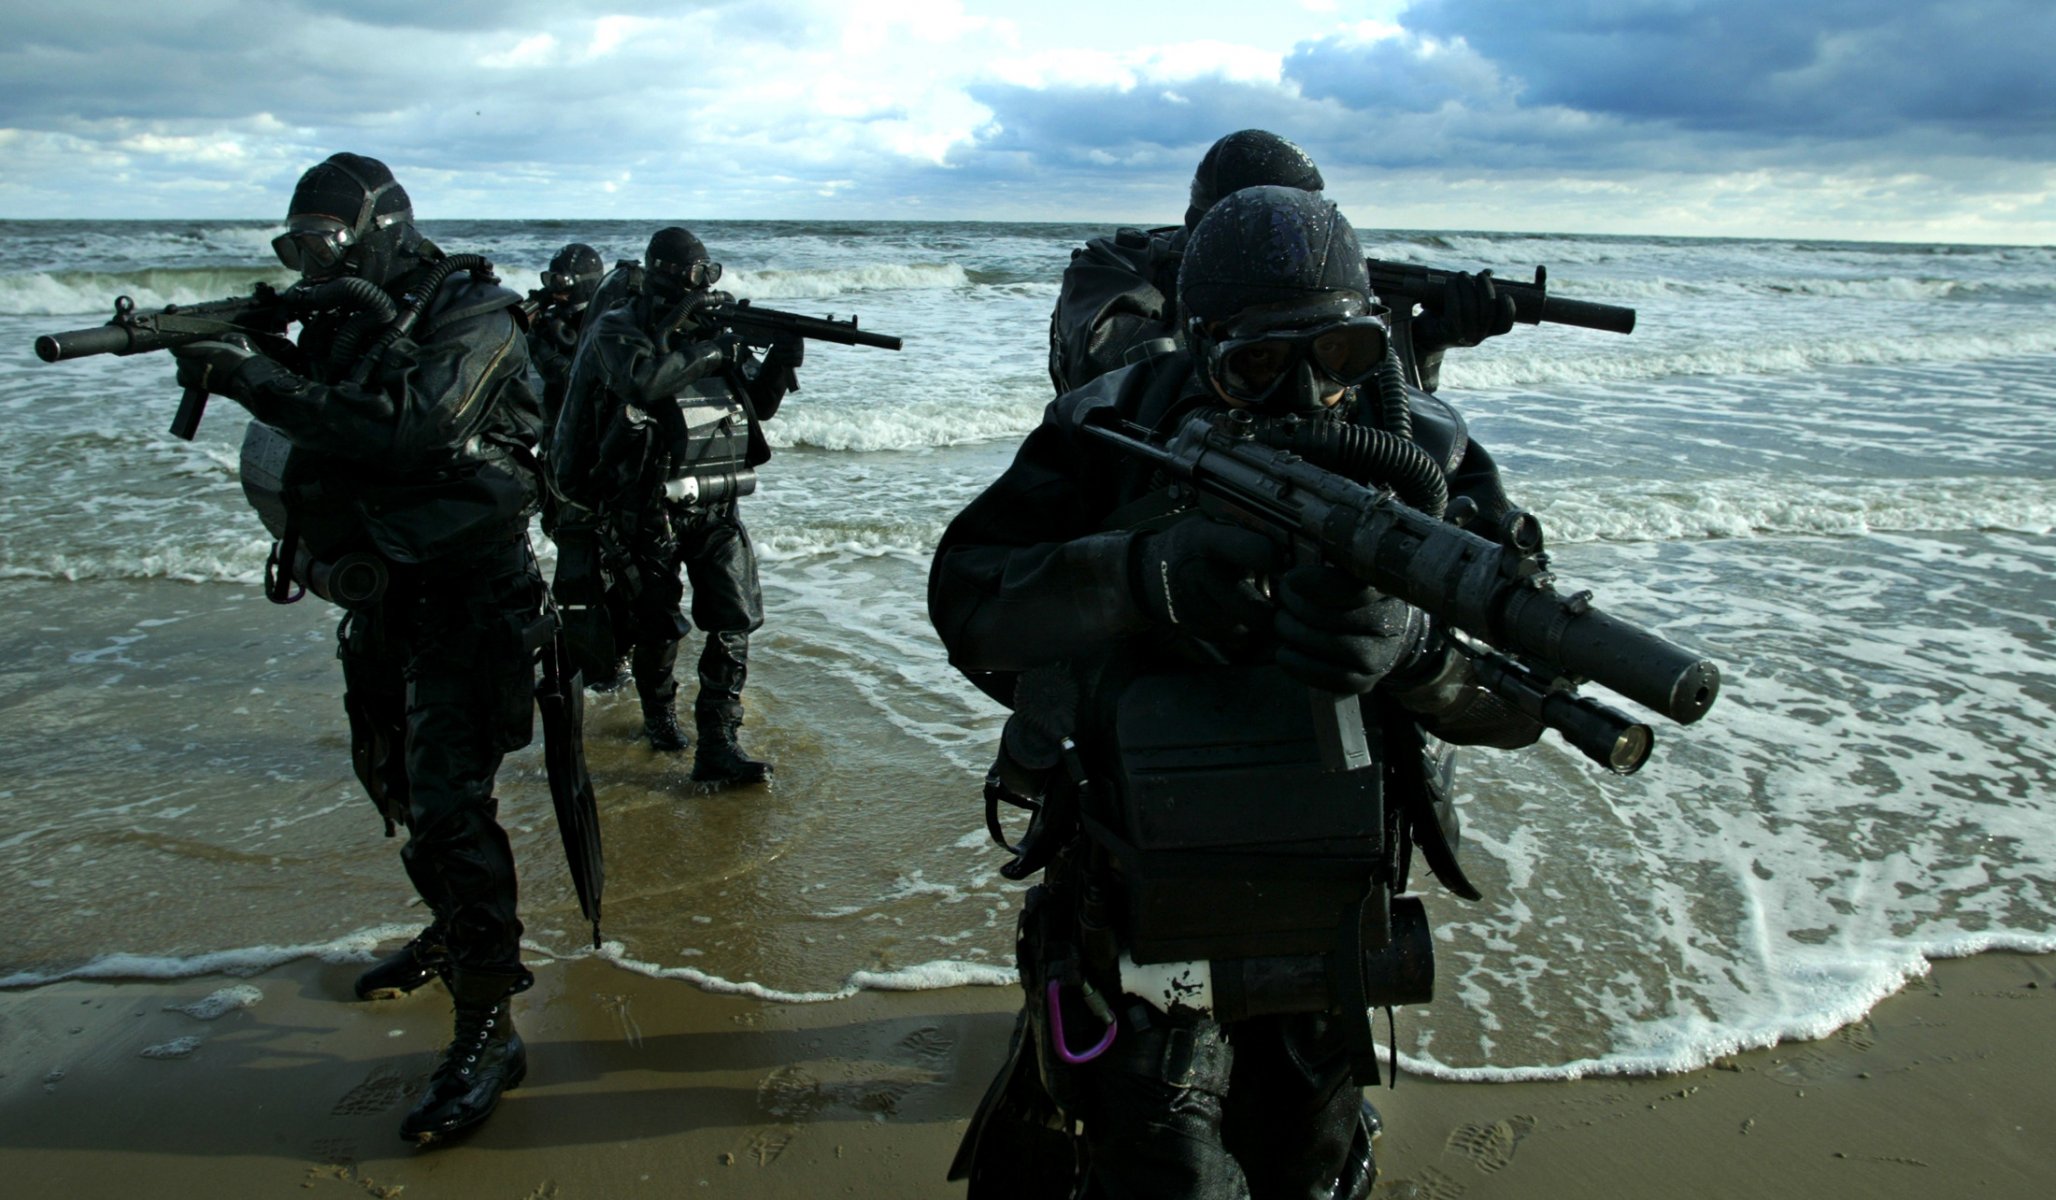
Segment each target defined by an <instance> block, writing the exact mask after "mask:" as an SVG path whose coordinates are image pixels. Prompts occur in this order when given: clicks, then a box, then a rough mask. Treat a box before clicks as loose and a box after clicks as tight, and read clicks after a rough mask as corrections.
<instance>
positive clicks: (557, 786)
mask: <svg viewBox="0 0 2056 1200" xmlns="http://www.w3.org/2000/svg"><path fill="white" fill-rule="evenodd" d="M458 271H470V272H472V273H473V274H474V275H475V276H479V277H482V278H486V279H490V278H491V277H492V263H491V261H490V260H488V259H486V258H484V257H483V256H481V255H476V254H452V255H447V256H444V257H442V258H440V259H437V260H436V261H435V263H434V264H433V265H431V266H430V267H429V268H428V269H427V270H426V271H424V272H423V273H422V275H421V276H420V277H419V278H418V279H416V280H414V281H413V282H412V284H411V285H410V286H409V288H408V290H407V291H406V293H405V294H403V295H402V296H401V297H400V298H399V299H398V300H395V299H394V298H393V297H391V296H389V295H387V294H386V292H385V290H384V289H383V288H380V287H379V286H378V285H377V284H374V283H372V282H371V281H370V280H368V279H359V278H356V277H355V276H343V277H341V278H337V279H330V280H325V281H323V282H320V283H307V282H302V283H297V284H294V285H293V286H291V287H289V288H287V289H285V290H284V291H280V290H279V289H278V288H276V287H273V286H272V285H271V284H269V283H261V282H260V283H258V284H256V285H255V286H254V287H252V288H251V290H250V294H249V295H247V296H231V297H228V298H227V299H224V300H209V301H206V302H203V303H199V304H167V305H165V306H164V307H163V308H159V309H151V310H148V311H138V310H137V308H136V302H135V301H134V300H133V299H131V298H130V297H128V296H121V297H118V298H117V299H116V300H115V302H114V316H113V317H112V318H111V319H109V320H108V322H107V323H106V324H105V325H98V326H94V327H91V328H88V329H73V330H67V331H65V332H63V333H52V334H45V335H43V336H42V337H39V338H37V339H36V357H38V358H40V359H42V360H43V361H44V362H47V363H54V362H63V361H65V360H67V359H74V358H87V357H90V356H92V355H95V354H117V355H130V354H147V353H149V352H151V351H153V350H170V349H172V348H174V347H177V346H184V345H188V344H190V343H193V342H199V341H206V340H208V339H211V338H220V337H226V336H229V335H232V334H238V335H241V336H243V337H246V338H248V339H250V341H251V343H252V344H253V345H255V346H256V347H257V349H258V350H259V351H260V352H261V353H264V354H266V355H267V356H269V357H272V358H276V359H282V360H283V361H286V362H295V361H298V360H299V358H300V351H299V348H298V347H297V346H295V345H294V344H293V342H292V341H291V340H290V339H288V338H287V337H286V327H287V326H288V325H289V324H291V323H292V322H294V321H305V320H307V319H308V318H309V317H312V316H314V315H315V314H317V313H325V312H348V313H350V316H349V317H348V318H347V319H346V320H345V322H344V324H343V326H342V328H341V331H340V332H339V333H338V335H337V337H336V341H335V345H334V346H333V347H332V348H331V359H332V361H335V362H342V361H345V360H353V361H354V362H355V364H356V365H355V368H354V374H353V378H356V379H357V380H358V381H359V382H362V381H363V380H364V379H365V378H368V377H369V373H370V371H371V370H372V369H373V368H374V367H375V365H376V364H377V363H378V362H379V361H380V360H381V359H382V358H383V357H384V355H385V353H386V351H387V349H388V348H389V347H390V346H391V345H392V344H393V343H394V342H395V341H397V340H399V339H400V338H402V337H405V336H407V334H408V333H409V332H411V331H412V329H413V328H414V325H415V324H416V322H418V321H419V320H420V318H421V314H422V313H423V312H424V311H425V310H426V309H427V308H428V306H429V304H430V303H431V302H432V301H433V300H434V299H435V295H436V291H437V289H439V288H441V287H442V285H443V283H444V281H446V280H447V279H449V278H450V276H452V275H453V274H455V273H456V272H458ZM207 399H208V394H207V393H206V392H205V391H203V390H201V389H199V388H187V389H186V390H185V394H184V396H183V397H181V399H180V400H179V406H178V413H177V415H176V416H174V417H173V418H172V422H171V433H172V435H173V436H174V437H179V438H183V439H185V440H186V441H191V440H192V439H193V437H194V435H195V434H197V433H198V432H199V428H200V418H201V417H202V416H204V415H205V414H206V410H207ZM291 452H292V446H291V444H290V443H289V442H288V441H287V440H286V439H285V437H284V436H283V435H281V434H279V433H278V432H277V431H276V430H273V429H271V428H270V427H269V426H266V425H264V424H263V423H261V422H257V421H252V422H251V423H250V427H249V430H248V432H247V433H246V435H245V437H244V439H243V466H242V477H243V491H244V495H245V496H246V497H247V498H248V499H249V500H250V503H251V505H252V506H253V507H255V508H257V510H258V511H259V513H260V515H262V514H264V513H265V512H266V509H267V508H268V507H270V508H273V511H274V512H276V513H277V515H278V518H279V520H281V521H282V520H283V519H284V512H283V509H282V507H275V506H276V502H277V500H278V492H279V490H280V489H281V488H282V487H283V482H284V479H285V476H286V466H285V463H286V459H287V457H288V456H289V455H290V454H291ZM266 524H267V526H269V525H271V524H272V518H271V517H267V518H266ZM273 533H274V534H280V533H281V531H280V530H278V529H274V530H273ZM281 542H282V544H290V541H289V539H287V538H285V537H284V536H281ZM272 553H273V561H272V565H271V566H268V567H267V568H266V571H267V575H270V573H271V572H272V571H273V570H274V569H275V570H276V572H277V576H276V578H267V581H266V584H267V586H266V590H267V592H268V593H270V594H271V596H272V598H273V599H274V600H278V601H280V602H282V603H290V602H291V601H292V600H296V599H298V598H299V594H297V593H291V594H289V593H288V590H287V585H288V583H289V582H291V581H293V580H297V581H299V582H300V583H302V584H304V585H305V586H307V587H309V588H312V589H313V590H314V591H315V593H316V594H317V595H320V596H322V597H324V598H325V599H329V600H332V601H334V602H336V603H338V604H343V605H350V604H353V603H373V602H376V600H377V599H378V597H379V596H380V595H382V594H383V592H384V591H385V587H386V579H387V574H386V572H387V568H386V567H385V565H384V563H383V561H382V560H380V559H378V558H377V557H376V556H375V555H371V554H348V555H345V556H343V558H342V559H341V560H340V561H338V562H335V563H318V562H315V561H313V559H312V556H311V555H306V554H304V553H299V554H296V553H294V552H292V551H286V552H284V553H281V546H274V547H273V550H272ZM523 637H524V639H525V640H524V645H525V646H526V647H527V649H528V650H529V652H530V653H533V654H536V655H538V656H539V657H540V659H541V667H542V681H541V684H540V685H539V686H538V688H537V690H536V694H535V695H536V703H537V706H538V708H539V709H540V710H541V713H542V720H543V757H544V765H545V768H546V771H547V774H548V777H549V781H550V796H551V799H552V801H553V802H554V803H555V805H556V811H557V826H558V832H559V834H560V835H561V837H562V840H563V843H564V853H565V857H566V860H567V861H568V863H569V865H570V868H571V880H572V886H573V888H574V890H575V891H576V892H577V894H578V904H579V910H580V911H581V912H582V913H583V914H584V915H585V917H586V919H588V920H590V921H591V922H592V927H593V945H594V947H596V948H597V947H598V946H599V944H600V897H601V890H602V888H603V887H604V882H605V871H604V867H603V863H602V854H601V845H600V830H599V817H598V809H597V802H596V801H595V799H594V795H593V788H592V779H591V777H590V776H589V775H588V774H587V771H586V765H585V744H584V741H583V735H582V730H583V727H584V721H585V689H584V683H583V681H582V679H581V678H580V677H579V675H578V674H577V666H576V664H575V663H573V662H572V661H571V660H570V655H569V652H568V650H567V648H566V644H565V641H564V639H563V636H562V634H561V632H560V631H559V629H558V623H557V620H556V617H555V615H554V614H553V613H546V614H545V616H544V618H543V620H541V621H538V622H537V623H535V624H534V625H531V626H530V627H528V628H527V629H526V630H524V631H523ZM367 786H368V785H367ZM374 796H376V793H374ZM380 807H381V808H383V807H384V802H383V801H382V800H381V801H380ZM387 833H388V835H389V836H390V834H391V824H390V822H389V823H388V826H387Z"/></svg>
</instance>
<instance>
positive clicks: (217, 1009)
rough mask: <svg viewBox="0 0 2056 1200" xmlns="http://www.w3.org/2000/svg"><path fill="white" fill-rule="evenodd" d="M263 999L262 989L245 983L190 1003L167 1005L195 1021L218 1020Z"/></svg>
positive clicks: (222, 989) (209, 994)
mask: <svg viewBox="0 0 2056 1200" xmlns="http://www.w3.org/2000/svg"><path fill="white" fill-rule="evenodd" d="M263 999H264V991H263V989H261V988H258V987H254V986H252V985H250V984H247V983H241V984H237V985H236V986H234V987H225V988H221V989H220V990H218V991H214V992H209V993H208V994H207V995H205V996H203V997H201V998H200V999H198V1000H195V1001H193V1002H192V1003H191V1004H173V1005H167V1006H166V1007H167V1010H168V1011H171V1012H182V1013H184V1014H186V1015H187V1016H189V1017H191V1018H193V1019H194V1020H196V1021H218V1020H220V1019H221V1018H222V1017H225V1016H227V1015H228V1014H230V1013H232V1012H236V1011H238V1010H239V1009H245V1008H251V1007H254V1006H255V1005H256V1004H257V1003H258V1002H260V1001H262V1000H263Z"/></svg>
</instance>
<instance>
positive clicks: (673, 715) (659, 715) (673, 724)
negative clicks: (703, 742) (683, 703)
mask: <svg viewBox="0 0 2056 1200" xmlns="http://www.w3.org/2000/svg"><path fill="white" fill-rule="evenodd" d="M643 736H644V737H646V738H648V739H650V749H652V750H660V751H663V752H664V753H666V754H676V753H678V752H679V751H681V750H683V749H685V748H686V747H687V746H690V745H692V739H691V738H689V737H687V736H685V730H683V729H681V728H679V725H678V713H677V712H676V711H674V710H673V709H672V708H671V706H670V705H668V704H667V705H665V706H664V707H662V708H658V709H648V708H646V709H644V710H643Z"/></svg>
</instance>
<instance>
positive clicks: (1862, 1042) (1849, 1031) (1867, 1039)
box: [1835, 1018, 1878, 1050]
mask: <svg viewBox="0 0 2056 1200" xmlns="http://www.w3.org/2000/svg"><path fill="white" fill-rule="evenodd" d="M1835 1038H1836V1040H1837V1041H1840V1042H1841V1043H1842V1044H1844V1045H1846V1046H1848V1047H1849V1048H1851V1049H1852V1050H1869V1049H1872V1048H1874V1047H1875V1046H1876V1045H1877V1044H1878V1027H1877V1026H1875V1025H1873V1024H1871V1023H1870V1020H1869V1018H1865V1019H1863V1020H1861V1021H1858V1022H1856V1023H1855V1024H1853V1025H1844V1026H1842V1028H1841V1029H1840V1030H1839V1031H1837V1032H1836V1034H1835Z"/></svg>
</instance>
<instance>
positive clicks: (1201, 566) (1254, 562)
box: [1130, 516, 1274, 640]
mask: <svg viewBox="0 0 2056 1200" xmlns="http://www.w3.org/2000/svg"><path fill="white" fill-rule="evenodd" d="M1273 556H1274V551H1273V548H1272V546H1271V543H1270V540H1269V539H1267V538H1265V537H1264V536H1263V535H1262V534H1260V533H1256V532H1253V531H1251V530H1248V529H1243V528H1241V527H1239V526H1235V525H1228V524H1224V523H1222V522H1220V521H1216V520H1213V519H1211V518H1208V517H1198V516H1194V517H1187V518H1185V519H1184V520H1182V521H1179V522H1178V523H1177V524H1175V525H1172V526H1171V527H1169V528H1168V529H1164V530H1160V531H1158V532H1156V533H1150V534H1145V535H1143V536H1142V537H1140V538H1138V539H1137V540H1136V544H1135V550H1134V558H1133V559H1132V560H1130V570H1131V571H1132V572H1133V575H1132V580H1131V582H1132V586H1133V587H1134V589H1135V598H1136V601H1137V603H1138V604H1139V605H1140V606H1141V608H1142V611H1143V612H1144V613H1145V614H1147V615H1148V617H1149V618H1150V619H1151V620H1152V621H1154V622H1156V623H1157V624H1159V625H1168V626H1171V627H1173V628H1176V629H1179V630H1181V631H1183V632H1186V633H1190V634H1192V635H1193V636H1194V637H1199V638H1206V639H1210V640H1211V639H1220V638H1226V637H1234V636H1238V635H1241V634H1245V633H1248V632H1249V631H1250V630H1253V629H1260V628H1262V627H1264V626H1266V625H1268V624H1269V623H1270V621H1271V612H1270V609H1271V604H1270V601H1268V600H1267V599H1265V598H1264V594H1263V592H1262V591H1261V590H1259V589H1258V587H1257V583H1256V577H1257V576H1259V575H1262V574H1264V573H1265V572H1267V571H1269V570H1270V569H1271V565H1272V562H1273Z"/></svg>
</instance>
